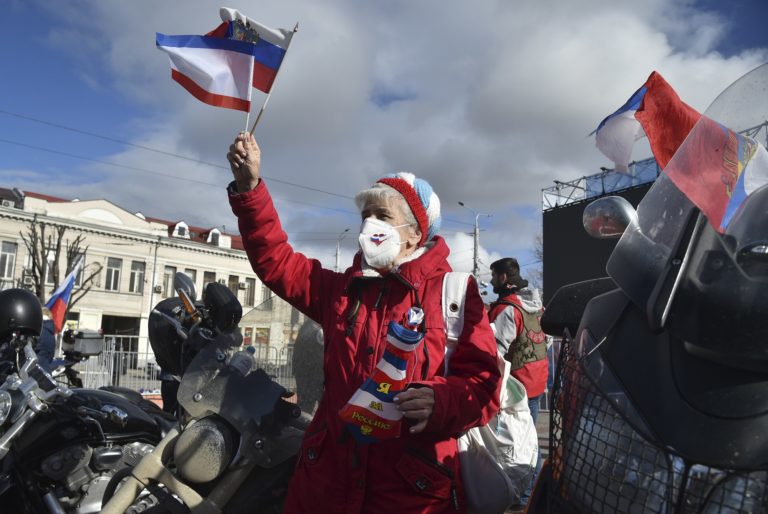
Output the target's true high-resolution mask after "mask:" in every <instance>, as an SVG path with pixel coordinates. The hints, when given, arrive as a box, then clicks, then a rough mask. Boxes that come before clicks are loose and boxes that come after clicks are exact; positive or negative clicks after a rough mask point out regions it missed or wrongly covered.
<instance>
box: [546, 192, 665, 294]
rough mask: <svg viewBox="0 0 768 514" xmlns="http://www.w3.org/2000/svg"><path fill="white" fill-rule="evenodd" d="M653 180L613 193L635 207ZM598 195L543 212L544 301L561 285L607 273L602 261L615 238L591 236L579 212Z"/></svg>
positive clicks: (613, 245) (608, 253)
mask: <svg viewBox="0 0 768 514" xmlns="http://www.w3.org/2000/svg"><path fill="white" fill-rule="evenodd" d="M652 185H653V183H652V182H651V183H648V184H643V185H641V186H638V187H635V188H632V189H625V190H623V191H620V192H617V193H612V194H614V195H618V196H623V197H624V198H626V199H627V200H628V201H629V203H631V204H632V205H634V206H635V207H637V204H638V203H640V200H642V199H643V196H645V193H647V192H648V190H649V189H650V188H651V186H652ZM597 198H598V197H595V198H591V199H590V200H585V201H583V202H578V203H573V204H570V205H566V206H563V207H555V208H554V209H550V210H547V211H544V214H543V231H542V234H543V249H544V305H545V306H546V304H547V302H549V299H550V298H552V296H553V295H554V294H555V291H557V290H558V289H559V288H560V287H561V286H564V285H566V284H571V283H573V282H581V281H582V280H589V279H591V278H599V277H604V276H606V273H605V265H606V263H607V262H608V257H609V256H610V255H611V252H612V251H613V248H614V247H615V246H616V243H617V242H618V239H593V238H591V237H590V236H589V235H587V233H586V232H585V231H584V227H583V226H582V224H581V215H582V213H583V212H584V208H585V207H586V206H587V205H589V202H591V201H593V200H596V199H597Z"/></svg>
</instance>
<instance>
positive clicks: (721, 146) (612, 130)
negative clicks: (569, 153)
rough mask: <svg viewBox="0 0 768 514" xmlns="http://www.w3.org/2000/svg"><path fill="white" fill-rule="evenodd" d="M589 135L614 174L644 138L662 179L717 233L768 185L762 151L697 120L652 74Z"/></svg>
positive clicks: (767, 163)
mask: <svg viewBox="0 0 768 514" xmlns="http://www.w3.org/2000/svg"><path fill="white" fill-rule="evenodd" d="M593 133H596V137H595V139H596V144H597V147H598V148H599V149H600V151H602V152H603V154H605V156H606V157H608V158H610V159H611V160H613V161H614V163H615V164H616V169H617V170H621V169H622V168H624V169H626V165H627V164H628V163H629V156H630V153H631V150H632V146H633V144H634V142H635V139H637V138H638V136H640V137H641V136H642V135H643V134H644V135H646V136H647V137H648V141H649V143H650V145H651V151H652V152H653V156H654V158H655V159H656V162H657V163H658V164H659V166H660V167H661V168H662V169H663V170H664V173H666V174H667V176H668V177H669V178H670V179H671V180H672V182H674V184H675V185H676V186H677V188H678V189H679V190H680V191H681V192H682V193H683V194H684V195H685V196H686V197H688V199H689V200H691V202H693V203H694V204H695V205H696V207H698V208H699V210H700V211H701V212H702V213H703V214H704V216H706V217H707V220H708V221H709V223H710V224H711V225H712V226H713V227H714V228H715V229H716V230H717V231H718V232H720V233H722V232H724V231H725V229H726V228H728V224H729V223H730V221H731V219H732V218H733V217H734V215H735V214H736V212H737V211H738V209H739V207H740V206H741V204H742V203H743V202H744V200H746V198H747V196H749V195H750V194H751V193H752V192H754V191H755V190H756V189H758V188H760V187H763V186H764V185H765V184H768V152H767V151H766V149H765V147H764V146H763V145H762V144H760V142H758V141H756V140H754V139H752V138H750V137H747V136H744V135H742V134H737V133H735V132H733V131H732V130H730V129H729V128H728V127H725V126H723V125H721V124H720V123H718V122H717V121H715V120H712V119H710V118H707V117H706V116H702V115H701V114H699V112H698V111H696V110H695V109H693V108H692V107H690V106H689V105H687V104H686V103H685V102H683V101H682V100H681V99H680V97H679V96H678V95H677V93H676V92H675V90H674V89H672V86H670V85H669V84H668V83H667V82H666V81H665V80H664V78H663V77H662V76H661V75H659V74H658V73H656V72H655V71H654V72H653V73H651V75H650V76H649V77H648V80H647V81H646V82H645V84H643V86H642V87H640V89H638V90H637V91H635V93H634V94H633V95H632V96H631V97H630V98H629V100H627V102H626V103H625V104H624V105H623V106H621V107H620V108H619V109H618V110H617V111H616V112H614V113H613V114H611V115H610V116H608V117H607V118H605V119H604V120H603V121H602V122H600V125H599V126H598V127H597V129H596V130H595V132H593Z"/></svg>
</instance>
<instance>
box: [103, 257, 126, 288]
mask: <svg viewBox="0 0 768 514" xmlns="http://www.w3.org/2000/svg"><path fill="white" fill-rule="evenodd" d="M122 267H123V259H117V258H115V257H109V258H108V259H107V283H106V284H104V289H105V290H107V291H119V290H120V268H122Z"/></svg>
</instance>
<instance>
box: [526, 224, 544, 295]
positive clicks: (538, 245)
mask: <svg viewBox="0 0 768 514" xmlns="http://www.w3.org/2000/svg"><path fill="white" fill-rule="evenodd" d="M533 255H534V257H535V258H536V261H535V264H534V265H533V266H531V268H530V269H529V271H528V280H529V282H531V285H533V286H534V287H536V288H537V289H539V290H541V289H542V288H543V287H544V238H543V236H542V235H541V234H537V235H536V237H535V238H534V239H533Z"/></svg>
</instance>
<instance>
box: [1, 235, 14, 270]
mask: <svg viewBox="0 0 768 514" xmlns="http://www.w3.org/2000/svg"><path fill="white" fill-rule="evenodd" d="M15 266H16V243H9V242H7V241H3V244H2V247H0V279H5V278H10V279H12V278H13V268H14V267H15Z"/></svg>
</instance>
